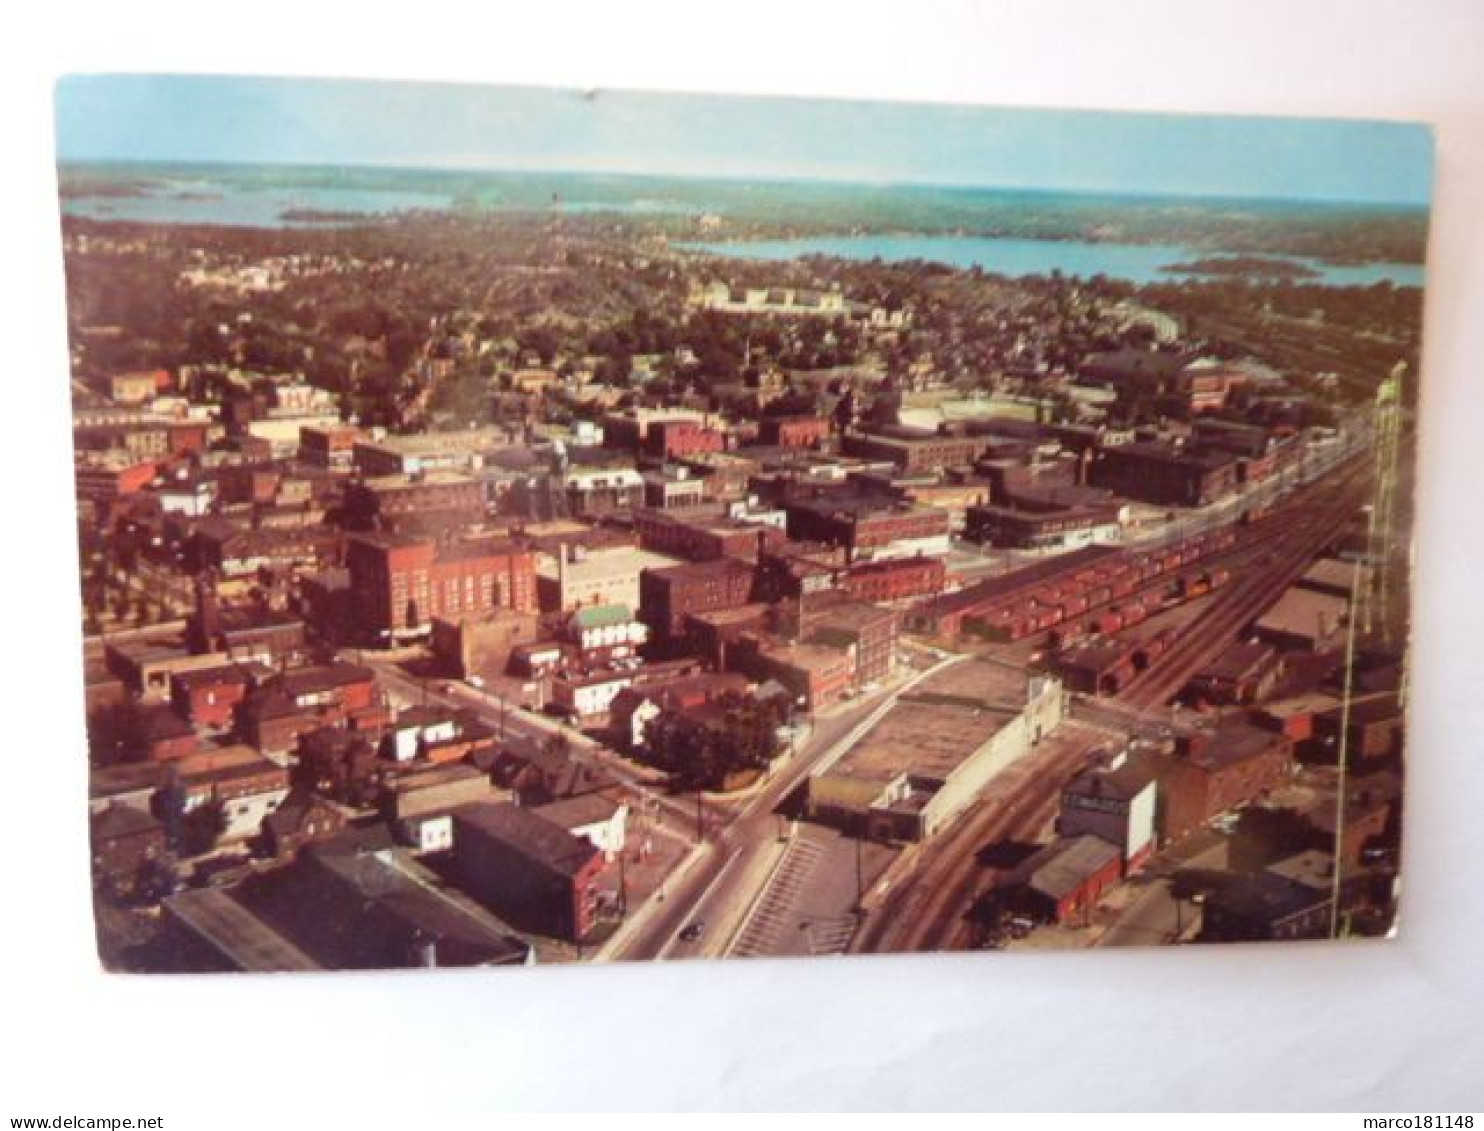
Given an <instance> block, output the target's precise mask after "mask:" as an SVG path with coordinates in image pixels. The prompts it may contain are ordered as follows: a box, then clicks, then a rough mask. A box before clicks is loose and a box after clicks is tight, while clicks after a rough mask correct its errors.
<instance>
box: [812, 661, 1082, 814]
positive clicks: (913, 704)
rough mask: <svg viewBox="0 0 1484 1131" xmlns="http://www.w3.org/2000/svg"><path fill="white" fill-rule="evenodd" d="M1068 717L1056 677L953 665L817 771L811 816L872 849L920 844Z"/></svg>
mask: <svg viewBox="0 0 1484 1131" xmlns="http://www.w3.org/2000/svg"><path fill="white" fill-rule="evenodd" d="M1064 711H1065V697H1064V695H1063V692H1062V685H1061V682H1060V680H1057V679H1055V678H1053V677H1050V676H1027V675H1026V673H1025V672H1024V671H1023V670H1021V669H1019V668H1014V667H1010V666H1008V665H1005V664H997V663H993V662H990V661H987V660H969V661H965V662H962V663H958V664H954V665H953V666H951V667H949V668H945V669H944V670H943V671H940V672H938V673H937V674H936V675H933V676H930V677H928V678H927V679H925V680H924V681H923V682H922V683H921V684H919V685H918V686H917V687H916V688H914V689H913V690H912V691H911V692H909V693H907V694H905V695H903V696H902V697H901V698H900V699H898V700H897V702H896V704H895V705H893V706H892V708H891V710H889V711H888V712H887V713H886V714H885V715H884V716H882V718H881V719H880V720H879V721H878V722H877V723H876V724H875V725H874V726H873V727H872V728H871V729H870V730H869V731H867V732H866V734H865V735H864V736H863V737H862V738H861V740H860V741H859V742H857V743H855V744H854V745H852V746H850V747H849V748H848V749H847V750H846V751H845V752H844V754H842V755H841V756H840V757H839V758H837V759H835V760H834V761H832V762H826V763H824V764H823V765H822V766H820V767H819V768H818V769H816V770H815V772H814V774H813V775H812V776H811V777H810V779H809V798H808V807H809V812H810V815H811V816H813V817H815V818H816V819H819V820H824V821H828V822H830V823H833V824H836V825H839V826H841V827H844V828H846V829H848V830H850V831H853V832H857V833H861V834H863V835H865V836H867V837H869V838H870V839H873V840H887V841H919V840H925V839H927V838H928V837H930V836H932V835H933V834H934V833H935V832H937V831H938V829H940V828H942V827H943V826H944V825H946V824H947V823H948V822H949V821H951V820H952V819H953V818H954V817H956V816H957V815H958V814H959V813H960V812H962V811H963V810H964V808H966V807H967V806H968V804H969V803H970V802H971V801H973V799H974V798H975V796H976V795H978V793H979V792H980V791H981V790H982V789H984V787H985V786H986V785H988V784H989V782H990V780H991V779H993V778H994V776H995V775H996V774H998V773H999V772H1000V771H1001V770H1003V769H1004V768H1005V767H1006V766H1007V765H1009V764H1010V763H1011V762H1013V761H1014V760H1015V759H1017V758H1019V757H1021V756H1022V755H1024V754H1025V753H1027V752H1028V751H1029V750H1030V749H1031V748H1032V747H1033V746H1035V745H1036V743H1038V742H1039V741H1040V740H1041V738H1042V737H1043V736H1045V735H1046V734H1049V733H1050V732H1051V731H1052V730H1053V729H1054V728H1055V727H1056V726H1057V725H1058V724H1059V723H1060V722H1061V720H1062V717H1063V714H1064Z"/></svg>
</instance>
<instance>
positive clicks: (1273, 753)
mask: <svg viewBox="0 0 1484 1131" xmlns="http://www.w3.org/2000/svg"><path fill="white" fill-rule="evenodd" d="M1292 767H1293V743H1292V742H1291V741H1290V740H1289V739H1288V738H1287V737H1286V736H1284V735H1281V734H1275V733H1273V732H1271V731H1267V730H1261V729H1259V728H1257V727H1253V726H1247V725H1245V724H1238V725H1236V726H1228V727H1223V728H1221V729H1220V730H1217V731H1214V732H1212V733H1209V734H1197V735H1191V736H1187V737H1185V738H1182V739H1180V741H1179V743H1178V745H1177V747H1176V750H1175V758H1174V760H1173V761H1172V762H1171V763H1170V765H1169V766H1168V768H1166V769H1165V770H1164V771H1163V772H1162V774H1161V782H1160V787H1161V793H1162V795H1163V799H1164V807H1163V814H1162V821H1161V824H1162V826H1163V827H1162V834H1163V835H1162V837H1161V839H1162V840H1165V841H1169V840H1173V839H1175V838H1176V837H1181V836H1184V835H1185V834H1186V833H1189V832H1192V831H1194V830H1195V829H1198V828H1199V827H1200V826H1201V825H1203V824H1205V823H1206V822H1207V821H1209V820H1210V819H1211V818H1212V817H1215V816H1217V815H1218V814H1221V813H1224V812H1226V811H1227V810H1229V809H1232V808H1235V807H1236V806H1238V805H1241V804H1244V803H1246V802H1249V801H1253V800H1256V799H1257V798H1259V797H1261V796H1262V795H1263V794H1265V793H1267V792H1268V791H1269V790H1271V789H1274V788H1276V787H1277V786H1279V785H1281V784H1282V783H1283V782H1284V781H1285V780H1286V779H1287V777H1288V775H1289V773H1290V771H1291V770H1292Z"/></svg>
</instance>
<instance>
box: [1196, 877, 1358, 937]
mask: <svg viewBox="0 0 1484 1131" xmlns="http://www.w3.org/2000/svg"><path fill="white" fill-rule="evenodd" d="M1328 903H1329V893H1328V892H1325V891H1320V890H1317V889H1315V888H1313V887H1310V886H1309V885H1308V884H1305V883H1301V882H1300V881H1298V880H1292V879H1288V878H1287V877H1285V876H1280V875H1278V874H1277V873H1276V872H1271V871H1267V872H1257V873H1255V874H1253V875H1240V874H1238V875H1236V876H1234V877H1233V878H1232V879H1231V881H1230V882H1229V883H1227V884H1225V885H1224V886H1223V887H1221V888H1220V889H1219V890H1217V891H1214V892H1212V893H1211V894H1210V895H1209V896H1207V897H1206V910H1207V915H1208V916H1209V915H1210V914H1211V913H1212V912H1216V913H1220V914H1225V915H1228V916H1231V917H1233V918H1238V919H1243V920H1246V921H1247V922H1249V923H1264V924H1269V925H1271V924H1274V923H1280V922H1282V921H1283V920H1285V919H1291V918H1292V917H1293V916H1295V915H1301V914H1303V913H1304V912H1306V911H1313V910H1314V909H1316V908H1319V907H1324V906H1326V905H1327V904H1328Z"/></svg>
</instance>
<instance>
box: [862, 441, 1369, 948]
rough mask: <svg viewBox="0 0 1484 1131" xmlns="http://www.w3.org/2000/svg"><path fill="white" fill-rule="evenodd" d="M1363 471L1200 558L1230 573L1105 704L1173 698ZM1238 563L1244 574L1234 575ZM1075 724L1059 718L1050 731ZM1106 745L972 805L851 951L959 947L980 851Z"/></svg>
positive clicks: (1065, 758) (1028, 826)
mask: <svg viewBox="0 0 1484 1131" xmlns="http://www.w3.org/2000/svg"><path fill="white" fill-rule="evenodd" d="M1368 476H1369V464H1368V461H1367V460H1365V459H1364V458H1363V457H1357V458H1355V459H1354V460H1353V461H1350V462H1349V464H1348V466H1346V465H1341V467H1340V468H1338V469H1337V470H1336V472H1335V473H1334V475H1332V476H1331V477H1329V478H1327V479H1326V480H1325V481H1323V482H1322V483H1320V484H1317V485H1314V486H1313V487H1311V488H1310V489H1308V490H1306V491H1304V492H1303V493H1302V494H1300V495H1295V496H1291V497H1290V498H1289V499H1286V500H1284V501H1283V502H1281V503H1279V504H1277V505H1275V506H1274V507H1273V509H1272V510H1271V511H1270V512H1269V513H1268V514H1267V515H1266V516H1264V517H1263V518H1260V519H1258V520H1257V521H1256V522H1254V523H1252V524H1251V525H1250V526H1249V527H1248V528H1247V529H1246V530H1245V531H1244V533H1243V536H1242V537H1241V539H1240V540H1239V542H1238V544H1237V545H1235V546H1233V547H1231V548H1229V549H1227V550H1224V551H1220V552H1218V553H1216V554H1213V555H1210V556H1209V557H1208V558H1204V559H1201V561H1200V563H1199V564H1201V565H1203V566H1208V565H1215V564H1221V565H1226V566H1228V568H1233V571H1234V575H1235V576H1236V577H1237V579H1236V580H1234V581H1233V582H1232V583H1230V584H1229V585H1228V587H1227V588H1225V589H1223V590H1221V591H1220V592H1219V593H1217V594H1215V595H1213V598H1212V600H1211V603H1210V605H1208V607H1207V608H1206V609H1205V610H1203V611H1202V613H1201V615H1200V617H1199V618H1198V619H1197V620H1196V622H1195V623H1194V624H1193V625H1192V627H1191V630H1190V631H1189V632H1187V633H1186V634H1184V635H1183V636H1181V637H1180V639H1179V640H1178V641H1177V642H1176V643H1175V645H1173V646H1172V647H1171V648H1170V650H1169V651H1167V652H1165V653H1164V654H1163V655H1162V656H1160V657H1159V658H1158V660H1157V661H1156V662H1155V663H1154V664H1152V665H1151V666H1150V668H1149V669H1148V670H1147V671H1145V672H1144V673H1141V675H1140V677H1139V678H1137V679H1136V680H1135V681H1133V682H1132V683H1130V684H1129V686H1128V687H1127V688H1126V689H1125V691H1124V692H1123V693H1122V694H1120V695H1118V696H1114V697H1111V699H1110V702H1111V703H1113V704H1117V705H1120V706H1123V707H1128V708H1132V709H1134V710H1138V711H1142V710H1145V709H1147V708H1149V707H1151V706H1154V705H1156V704H1158V703H1160V702H1163V701H1164V700H1166V699H1168V698H1169V697H1170V696H1171V695H1172V694H1174V692H1175V691H1176V690H1178V689H1179V688H1180V687H1181V686H1183V685H1184V683H1185V681H1186V680H1187V679H1189V678H1190V676H1191V675H1192V674H1194V672H1195V671H1196V670H1199V668H1200V667H1201V666H1202V665H1204V664H1205V663H1207V662H1209V660H1210V659H1211V658H1214V656H1215V655H1217V654H1219V652H1220V651H1221V650H1222V649H1224V648H1226V647H1227V646H1228V645H1229V643H1230V640H1231V637H1232V635H1233V634H1235V633H1236V632H1238V631H1239V630H1240V629H1241V628H1242V626H1243V625H1245V624H1247V623H1248V622H1250V620H1251V619H1252V618H1253V617H1254V616H1256V615H1258V614H1260V613H1261V612H1262V610H1263V609H1264V608H1266V607H1267V606H1268V605H1270V604H1271V603H1272V601H1274V600H1276V598H1277V597H1278V596H1279V595H1280V594H1281V593H1282V592H1283V590H1284V589H1285V588H1287V587H1288V586H1289V585H1291V584H1292V583H1293V581H1294V580H1296V579H1297V578H1298V577H1299V576H1301V575H1302V573H1303V571H1304V569H1305V568H1307V566H1308V564H1309V563H1310V562H1311V561H1312V560H1313V558H1314V557H1315V555H1317V554H1318V553H1319V552H1320V551H1321V550H1322V549H1323V548H1324V546H1325V545H1326V544H1327V543H1328V542H1329V541H1330V540H1331V539H1332V538H1333V537H1334V536H1335V534H1336V533H1338V532H1339V530H1340V529H1342V528H1343V525H1344V523H1345V522H1347V521H1349V519H1350V518H1351V517H1352V516H1353V515H1354V513H1355V509H1356V507H1358V506H1359V505H1360V502H1361V500H1362V499H1363V498H1364V488H1365V486H1366V485H1367V484H1368ZM1274 559H1276V561H1275V560H1274ZM1237 569H1241V570H1243V571H1244V572H1243V573H1242V574H1236V570H1237ZM1249 570H1250V571H1251V572H1245V571H1249ZM1078 725H1079V724H1077V723H1075V722H1073V721H1070V720H1069V721H1067V722H1064V723H1063V724H1062V726H1061V727H1060V728H1059V729H1058V731H1057V735H1058V737H1063V736H1066V732H1067V731H1068V729H1069V728H1071V727H1076V726H1078ZM1105 741H1106V739H1105V738H1104V737H1103V736H1101V735H1099V734H1097V733H1096V732H1093V733H1089V734H1088V735H1086V736H1085V737H1083V738H1081V740H1080V741H1079V740H1073V741H1071V742H1069V743H1067V745H1066V747H1065V748H1064V749H1060V750H1058V751H1057V752H1056V754H1055V756H1053V757H1051V758H1049V759H1047V760H1046V761H1045V762H1044V763H1043V764H1039V765H1036V764H1032V765H1031V766H1030V767H1029V770H1030V772H1028V773H1027V774H1026V775H1025V776H1024V778H1022V779H1021V780H1020V781H1018V782H1016V784H1015V785H1014V786H1013V787H1012V788H1011V789H1010V790H1009V791H1008V792H1006V793H1005V794H1004V795H1003V797H1000V798H996V799H991V800H988V801H986V802H984V803H982V804H981V805H979V806H975V807H972V808H970V809H969V810H968V811H967V812H966V813H965V815H964V816H963V817H961V818H960V819H959V820H958V821H957V822H955V824H954V825H953V826H952V827H951V828H949V829H948V830H946V831H945V832H944V833H943V834H942V836H941V837H940V839H939V840H938V842H937V843H936V844H933V845H930V846H927V847H925V848H924V849H922V853H923V855H921V856H919V857H918V860H917V866H916V870H915V871H913V872H911V873H909V874H908V875H906V876H903V877H901V879H900V880H899V886H897V887H895V888H894V889H893V890H892V891H891V892H890V894H889V895H888V897H887V898H886V899H885V900H884V901H883V902H882V904H881V906H880V907H878V908H877V909H875V910H874V911H873V912H872V913H870V914H869V916H868V917H867V919H866V920H865V922H864V923H863V924H862V926H861V929H860V931H859V932H858V933H857V935H856V937H855V939H854V940H853V941H852V943H851V947H850V949H851V950H852V951H856V952H873V953H884V952H892V951H925V950H942V949H961V948H963V947H964V946H966V945H967V941H968V938H967V936H968V929H969V928H968V924H967V922H966V920H965V918H964V913H965V911H966V910H967V909H968V908H969V907H970V906H971V905H972V903H973V901H974V900H975V899H976V898H977V897H978V896H979V894H980V889H981V886H982V883H983V881H984V879H985V877H986V870H985V869H984V867H983V866H982V865H981V864H980V863H979V860H978V852H979V850H980V849H981V848H982V847H983V846H985V845H987V844H994V843H997V842H1001V841H1006V840H1026V841H1029V840H1032V839H1034V838H1035V836H1036V835H1037V834H1038V833H1039V832H1040V830H1041V829H1042V828H1043V827H1044V826H1045V824H1046V823H1047V822H1048V821H1049V820H1050V819H1051V818H1052V816H1053V815H1054V813H1055V811H1056V808H1057V803H1058V801H1059V798H1060V793H1061V789H1062V786H1063V785H1064V784H1065V783H1066V782H1067V781H1068V780H1069V779H1070V778H1071V777H1073V776H1074V775H1075V774H1077V773H1078V772H1080V771H1081V770H1082V769H1084V768H1085V766H1086V764H1087V758H1088V756H1089V755H1090V754H1091V753H1092V752H1093V751H1094V750H1095V749H1097V748H1098V747H1099V746H1100V745H1101V744H1102V743H1103V742H1105Z"/></svg>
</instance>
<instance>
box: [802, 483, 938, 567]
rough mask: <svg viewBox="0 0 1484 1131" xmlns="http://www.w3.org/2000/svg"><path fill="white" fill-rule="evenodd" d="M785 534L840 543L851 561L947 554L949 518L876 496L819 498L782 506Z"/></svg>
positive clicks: (805, 540) (806, 539) (811, 540)
mask: <svg viewBox="0 0 1484 1131" xmlns="http://www.w3.org/2000/svg"><path fill="white" fill-rule="evenodd" d="M784 510H785V511H787V512H788V536H789V537H790V538H792V539H794V540H795V541H804V542H827V543H829V544H831V545H834V546H840V547H843V548H844V550H845V552H846V556H847V559H848V560H849V561H851V562H856V561H860V560H862V559H871V558H876V557H883V556H888V555H890V554H898V555H901V554H902V553H903V552H904V551H905V553H908V554H910V553H917V552H919V551H922V550H928V551H930V552H940V553H947V552H948V548H949V531H950V522H951V519H950V516H949V514H948V512H947V511H944V510H938V509H936V508H934V507H913V506H902V505H900V504H883V503H882V502H881V501H879V500H876V499H866V498H825V499H817V500H813V499H811V500H807V501H796V502H788V503H785V504H784Z"/></svg>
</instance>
